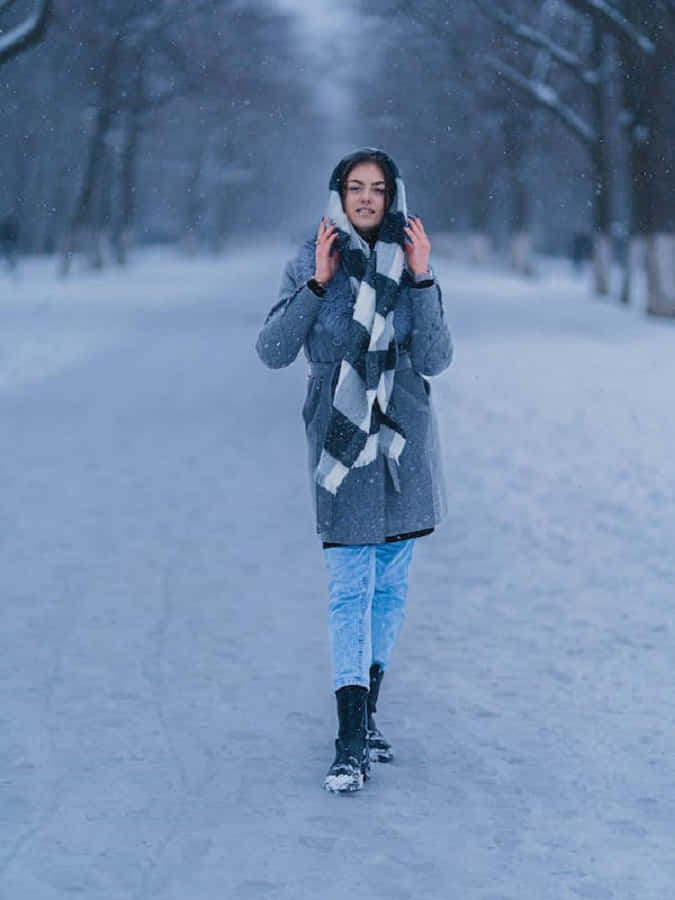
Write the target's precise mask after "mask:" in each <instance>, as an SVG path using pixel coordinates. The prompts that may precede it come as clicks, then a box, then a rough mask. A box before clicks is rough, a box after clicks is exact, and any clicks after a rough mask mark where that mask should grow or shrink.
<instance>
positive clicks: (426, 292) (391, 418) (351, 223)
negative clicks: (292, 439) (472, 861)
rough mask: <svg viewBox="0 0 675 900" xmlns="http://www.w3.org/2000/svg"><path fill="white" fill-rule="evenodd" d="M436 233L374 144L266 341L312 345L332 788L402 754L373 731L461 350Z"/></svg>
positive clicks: (334, 181) (423, 530) (436, 490)
mask: <svg viewBox="0 0 675 900" xmlns="http://www.w3.org/2000/svg"><path fill="white" fill-rule="evenodd" d="M429 250H430V244H429V239H428V238H427V235H426V233H425V231H424V228H423V226H422V222H421V221H420V219H419V218H418V217H416V216H408V215H407V211H406V200H405V188H404V185H403V181H402V180H401V177H400V175H399V172H398V169H397V168H396V165H395V163H394V162H393V160H392V159H390V157H389V156H387V154H386V153H383V152H382V151H381V150H375V149H371V148H365V149H363V150H357V151H355V152H354V153H351V154H350V155H349V156H347V157H345V158H344V159H342V160H341V161H340V162H339V163H338V165H337V167H336V168H335V170H334V172H333V174H332V176H331V180H330V196H329V205H328V211H327V215H326V217H325V218H324V219H322V220H321V224H320V225H319V228H318V232H317V234H316V237H315V238H312V239H311V240H309V241H307V242H306V243H305V244H304V245H303V246H302V247H301V248H300V250H299V252H298V254H297V255H296V257H295V258H294V259H293V260H291V261H290V262H289V263H288V264H287V266H286V268H285V271H284V274H283V278H282V285H281V294H280V300H279V302H278V303H277V304H276V306H274V307H273V308H272V310H271V312H270V313H269V315H268V317H267V319H266V320H265V324H264V325H263V327H262V330H261V331H260V334H259V336H258V341H257V344H256V349H257V352H258V355H259V356H260V358H261V359H262V361H263V362H264V363H265V364H266V365H268V366H270V367H271V368H280V367H282V366H287V365H289V364H290V363H291V362H293V360H294V359H295V358H296V356H297V354H298V352H299V350H300V347H302V346H304V350H305V355H306V356H307V359H308V361H309V382H308V385H307V396H306V400H305V404H304V407H303V410H302V415H303V419H304V423H305V430H306V434H307V442H308V451H309V471H310V482H311V487H312V496H313V499H314V508H315V513H316V521H317V532H318V534H319V535H320V536H321V538H322V541H323V552H324V557H325V561H326V566H327V569H328V573H329V594H330V604H329V622H330V635H331V653H332V663H333V687H334V690H335V694H336V698H337V712H338V723H339V724H338V736H337V739H336V741H335V748H336V754H335V760H334V762H333V765H332V766H331V767H330V770H329V771H328V774H327V776H326V779H325V782H324V786H325V787H326V789H327V790H330V791H355V790H359V789H360V788H361V787H362V785H363V781H364V778H366V777H367V776H368V774H369V771H370V760H371V759H372V760H375V761H382V762H387V761H389V760H391V759H392V758H393V750H392V748H391V745H390V744H389V742H388V741H387V740H386V739H385V738H384V736H383V735H382V733H381V732H380V731H379V730H378V728H377V726H376V725H375V719H374V713H375V711H376V704H377V698H378V694H379V690H380V683H381V681H382V676H383V674H384V672H385V671H386V669H387V667H388V664H389V660H390V657H391V653H392V650H393V648H394V645H395V643H396V639H397V637H398V634H399V631H400V628H401V624H402V622H403V615H404V607H405V599H406V593H407V584H408V571H409V567H410V561H411V558H412V552H413V547H414V543H415V540H416V539H417V538H418V537H421V536H423V535H426V534H429V533H430V532H431V531H433V530H434V527H435V526H436V525H437V524H438V522H439V521H440V520H441V519H442V517H443V515H444V513H445V492H444V485H443V482H442V476H441V469H440V459H439V452H438V442H437V434H436V426H435V421H434V418H433V413H432V410H431V406H430V387H429V383H428V382H427V381H426V380H425V378H423V377H422V376H424V375H436V374H438V373H439V372H441V371H443V369H445V368H447V366H448V365H449V364H450V360H451V358H452V343H451V340H450V334H449V332H448V329H447V326H446V323H445V319H444V315H443V305H442V301H441V293H440V290H439V288H438V285H437V284H436V281H435V278H434V275H433V273H432V271H431V269H430V267H429Z"/></svg>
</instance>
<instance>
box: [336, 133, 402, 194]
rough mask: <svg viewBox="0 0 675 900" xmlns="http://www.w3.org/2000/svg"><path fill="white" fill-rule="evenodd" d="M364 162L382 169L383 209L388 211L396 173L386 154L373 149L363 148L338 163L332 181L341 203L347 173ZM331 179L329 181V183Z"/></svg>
mask: <svg viewBox="0 0 675 900" xmlns="http://www.w3.org/2000/svg"><path fill="white" fill-rule="evenodd" d="M364 162H373V163H375V164H376V165H377V166H379V167H380V169H382V173H383V174H384V183H385V190H386V202H385V209H389V206H390V205H391V201H392V200H393V199H394V196H395V194H396V176H397V174H398V173H397V171H396V167H395V165H394V163H393V161H392V160H391V159H390V158H389V157H388V156H387V154H386V153H385V152H384V151H383V150H377V149H376V148H375V147H363V148H362V149H361V150H355V151H354V152H353V153H350V154H349V155H348V156H345V157H344V159H342V160H340V162H339V163H338V166H337V168H336V169H335V172H334V173H333V179H334V180H335V187H336V188H337V190H338V191H339V192H340V197H341V198H342V202H343V203H344V199H345V194H346V192H347V178H348V177H349V173H350V172H351V171H352V169H353V168H354V167H355V166H358V165H359V164H360V163H364ZM333 179H331V181H332V180H333Z"/></svg>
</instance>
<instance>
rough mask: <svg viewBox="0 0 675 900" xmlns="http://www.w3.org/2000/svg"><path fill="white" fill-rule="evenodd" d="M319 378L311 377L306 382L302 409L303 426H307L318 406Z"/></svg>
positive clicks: (320, 381) (319, 395)
mask: <svg viewBox="0 0 675 900" xmlns="http://www.w3.org/2000/svg"><path fill="white" fill-rule="evenodd" d="M321 383H322V380H321V378H316V377H312V378H310V379H309V381H308V382H307V395H306V397H305V402H304V404H303V407H302V418H303V421H304V423H305V426H307V425H309V424H310V422H311V421H312V419H313V418H314V416H315V415H316V411H317V409H318V406H319V400H320V398H321Z"/></svg>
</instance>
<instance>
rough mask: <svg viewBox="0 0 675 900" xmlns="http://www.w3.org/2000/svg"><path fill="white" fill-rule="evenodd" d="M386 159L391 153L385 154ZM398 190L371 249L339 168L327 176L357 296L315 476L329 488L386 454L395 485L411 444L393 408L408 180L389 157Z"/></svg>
mask: <svg viewBox="0 0 675 900" xmlns="http://www.w3.org/2000/svg"><path fill="white" fill-rule="evenodd" d="M387 159H388V158H387ZM388 162H389V164H390V166H391V168H392V173H393V176H394V178H395V184H396V193H395V195H394V197H393V199H392V200H391V203H390V204H389V208H388V210H387V211H386V212H385V215H384V218H383V220H382V222H381V224H380V227H379V230H378V236H377V241H376V243H375V247H374V249H373V250H372V251H371V250H370V247H369V245H368V243H367V242H366V241H365V240H364V239H363V238H362V237H361V236H360V235H359V233H358V232H357V231H356V229H355V228H354V226H353V225H352V224H351V222H350V221H349V219H348V218H347V215H346V214H345V211H344V209H343V207H342V200H341V197H340V184H339V170H340V166H338V167H337V168H336V169H335V171H334V172H333V176H332V178H331V182H330V198H329V203H328V210H327V213H326V217H327V218H328V219H329V220H331V221H332V222H333V223H334V224H335V225H336V226H337V227H338V230H339V232H340V233H339V235H338V237H337V238H336V242H335V243H336V244H337V245H338V248H339V251H340V255H341V259H342V260H343V261H344V262H345V264H346V267H347V271H348V272H349V276H350V280H351V283H352V289H353V290H354V293H355V295H356V299H355V302H354V311H353V314H352V320H351V323H350V329H349V343H348V347H347V351H346V353H345V354H344V357H343V359H342V361H341V363H340V371H339V375H338V379H337V382H336V385H335V390H334V392H333V405H332V409H331V416H330V421H329V424H328V430H327V432H326V437H325V440H324V444H323V448H322V451H321V456H320V458H319V463H318V465H317V469H316V480H317V482H318V484H320V485H321V486H322V487H323V488H325V489H326V490H327V491H330V493H331V494H336V493H337V490H338V488H339V487H340V485H341V484H342V482H343V481H344V479H345V478H346V476H347V475H348V474H349V472H350V471H351V470H352V469H353V468H357V467H359V466H367V465H368V464H369V463H371V462H373V461H374V460H375V459H376V458H377V454H378V452H379V453H382V454H383V455H384V457H385V459H386V460H387V463H388V467H389V471H390V474H391V477H392V480H393V483H394V486H395V488H396V489H397V490H398V471H397V465H398V460H399V457H400V455H401V453H402V452H403V448H404V447H405V444H406V437H405V433H404V431H403V429H402V428H401V426H400V425H399V424H398V423H397V422H396V421H395V419H394V417H393V415H392V413H393V410H392V408H391V403H390V400H391V393H392V389H393V386H394V373H395V371H396V363H397V356H398V353H397V346H396V338H395V335H394V309H395V307H396V301H397V300H398V296H399V290H400V284H401V276H402V274H403V270H404V263H405V253H404V251H403V245H404V240H405V233H404V231H403V227H404V225H405V224H406V221H407V219H406V216H407V210H406V198H405V186H404V184H403V181H402V179H401V177H400V175H399V173H398V170H397V168H396V166H395V164H394V163H393V161H392V160H389V159H388Z"/></svg>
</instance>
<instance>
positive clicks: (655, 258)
mask: <svg viewBox="0 0 675 900" xmlns="http://www.w3.org/2000/svg"><path fill="white" fill-rule="evenodd" d="M477 2H478V3H479V4H480V6H481V8H483V9H484V10H485V11H486V12H488V13H489V14H490V15H491V17H492V18H493V19H495V20H498V21H500V23H501V24H502V26H503V27H504V28H507V29H509V30H510V32H511V33H512V34H513V35H514V36H515V37H516V38H517V39H518V40H519V41H521V42H523V43H527V44H531V45H535V46H537V47H539V48H546V50H547V52H548V53H549V54H550V57H551V59H552V60H554V61H555V63H556V64H557V66H558V68H559V69H565V70H566V71H568V72H572V73H574V75H575V78H576V80H577V84H578V86H579V88H581V86H585V88H586V90H585V97H584V95H583V93H582V91H581V90H578V91H577V92H576V93H575V94H574V96H573V98H572V99H571V101H570V100H566V99H564V97H563V94H562V93H561V92H560V91H559V90H557V89H556V88H555V87H554V86H553V85H552V84H550V83H548V82H547V81H546V80H545V79H538V78H536V77H534V76H528V75H524V74H523V73H522V72H521V71H520V70H519V69H517V68H516V67H514V66H510V65H509V64H508V63H507V62H504V61H502V60H499V61H498V60H493V65H494V66H495V67H496V68H499V70H500V71H501V72H502V73H503V75H504V76H505V77H506V78H508V79H509V80H510V81H511V82H512V83H514V84H517V85H518V86H519V87H520V88H521V89H522V90H523V91H525V92H527V93H528V94H529V96H530V97H532V99H533V100H535V101H536V102H537V103H539V104H541V105H543V106H544V107H547V108H548V109H549V110H550V111H551V112H552V113H554V114H555V115H556V116H557V117H558V118H559V120H560V121H562V122H564V123H565V125H566V126H567V128H568V129H569V130H570V131H571V132H572V133H573V134H575V135H576V136H577V138H578V139H579V140H580V141H581V142H582V143H583V144H584V145H585V146H587V148H588V150H589V152H590V154H591V160H592V164H593V174H594V178H593V188H594V190H593V209H594V215H593V224H594V231H595V235H596V242H595V243H596V247H595V258H596V268H595V271H596V288H598V289H601V290H604V289H606V287H605V286H603V284H602V282H603V281H606V275H605V274H604V273H606V268H607V265H606V263H607V261H608V259H609V235H608V228H609V218H610V203H609V195H608V191H607V185H608V182H609V168H610V163H609V154H608V140H607V109H606V85H607V84H608V81H609V79H611V78H612V77H615V73H614V72H612V71H611V70H610V68H609V67H608V66H607V65H606V61H605V58H604V52H603V46H604V44H603V41H604V39H605V38H606V37H607V36H609V37H610V38H611V39H612V40H614V41H615V42H616V43H617V45H618V48H619V59H620V72H619V75H620V77H621V80H622V88H623V97H624V103H625V114H624V116H623V120H624V123H625V124H626V126H627V136H628V141H629V145H630V153H629V159H630V170H631V171H630V179H629V181H630V188H631V201H632V202H631V208H632V213H631V232H632V234H633V236H634V238H635V239H637V240H638V241H641V242H643V243H644V245H645V258H646V264H647V282H648V296H647V311H648V312H649V313H651V314H654V315H661V316H672V315H675V209H674V207H673V203H672V199H671V198H672V196H673V195H674V192H675V149H674V148H675V108H674V106H673V96H675V70H674V68H673V64H672V60H673V58H675V10H674V5H673V0H654V2H651V3H649V4H644V3H641V2H638V0H566V3H562V2H560V0H545V2H546V3H552V2H556V3H557V5H558V6H561V7H564V6H565V5H566V6H567V8H568V9H573V10H574V11H575V12H576V13H578V14H580V15H581V16H582V17H583V18H584V19H585V20H586V21H587V23H588V26H589V29H590V34H591V40H590V41H589V42H588V44H587V46H586V47H585V48H581V49H580V50H579V49H578V48H577V50H576V51H575V50H574V49H571V48H570V47H569V45H568V44H567V45H566V44H565V43H564V42H563V41H562V40H561V39H560V38H559V36H558V34H557V33H556V36H555V38H554V37H553V32H552V31H548V32H546V33H543V32H537V31H535V30H533V29H531V28H530V27H528V26H527V25H526V24H525V23H524V21H523V19H522V17H520V16H518V15H516V14H514V13H513V11H512V9H509V8H506V7H504V5H503V4H502V3H500V2H499V0H477ZM584 108H586V109H587V110H588V111H589V114H588V113H587V114H584V111H583V110H584ZM629 283H630V278H629V277H628V278H626V279H625V283H624V291H623V299H624V300H627V299H628V291H629Z"/></svg>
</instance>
